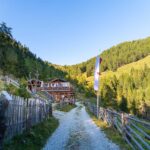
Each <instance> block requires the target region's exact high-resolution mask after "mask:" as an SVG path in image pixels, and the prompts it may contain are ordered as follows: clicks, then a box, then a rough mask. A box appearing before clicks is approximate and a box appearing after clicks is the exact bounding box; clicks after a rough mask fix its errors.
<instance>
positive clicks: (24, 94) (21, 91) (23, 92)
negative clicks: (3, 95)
mask: <svg viewBox="0 0 150 150" xmlns="http://www.w3.org/2000/svg"><path fill="white" fill-rule="evenodd" d="M6 91H8V92H9V93H11V94H13V95H16V96H20V97H23V98H30V97H31V95H30V93H28V91H27V89H26V86H24V85H21V86H20V88H16V87H15V86H14V85H12V84H10V85H7V86H6Z"/></svg>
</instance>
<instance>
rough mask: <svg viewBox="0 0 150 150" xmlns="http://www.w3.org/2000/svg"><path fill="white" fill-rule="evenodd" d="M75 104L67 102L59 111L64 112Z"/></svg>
mask: <svg viewBox="0 0 150 150" xmlns="http://www.w3.org/2000/svg"><path fill="white" fill-rule="evenodd" d="M75 107H76V105H75V104H68V105H65V106H63V107H62V108H60V109H59V110H60V111H64V112H69V111H70V110H71V109H73V108H75Z"/></svg>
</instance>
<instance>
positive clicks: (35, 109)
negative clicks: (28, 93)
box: [5, 95, 51, 140]
mask: <svg viewBox="0 0 150 150" xmlns="http://www.w3.org/2000/svg"><path fill="white" fill-rule="evenodd" d="M11 97H12V100H10V101H8V108H7V109H6V113H5V120H6V132H5V140H10V139H11V138H12V137H13V136H15V135H18V134H21V133H22V132H23V131H24V130H26V129H29V128H31V127H32V126H33V125H35V124H37V123H39V122H41V121H43V120H44V119H46V118H48V117H49V110H50V109H51V108H50V107H51V104H50V103H48V102H47V101H45V100H42V99H39V98H37V99H33V98H30V99H28V100H26V99H23V98H21V97H17V96H13V95H11Z"/></svg>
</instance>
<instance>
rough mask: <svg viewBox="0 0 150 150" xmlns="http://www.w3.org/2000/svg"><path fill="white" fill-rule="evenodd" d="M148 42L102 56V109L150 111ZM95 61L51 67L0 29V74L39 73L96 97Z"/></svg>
mask: <svg viewBox="0 0 150 150" xmlns="http://www.w3.org/2000/svg"><path fill="white" fill-rule="evenodd" d="M149 54H150V38H146V39H143V40H137V41H132V42H125V43H122V44H119V45H117V46H114V47H112V48H110V49H108V50H106V51H104V52H103V53H102V54H101V57H102V59H103V61H102V64H101V72H102V76H101V82H100V83H101V84H100V95H101V105H103V106H104V107H106V106H107V107H112V108H115V109H118V110H123V111H126V112H130V113H133V114H138V115H143V113H145V114H146V113H147V110H149V108H150V56H149ZM94 66H95V58H92V59H90V60H88V61H87V62H83V63H80V64H76V65H72V66H60V65H54V64H51V63H49V62H44V61H43V60H42V59H40V58H38V57H36V55H35V54H33V53H32V52H31V51H30V50H29V48H28V47H26V46H24V45H22V44H21V43H20V42H18V41H17V40H15V39H14V37H13V36H12V33H11V28H9V27H7V26H6V24H5V23H2V24H1V25H0V74H12V75H14V76H15V77H17V78H19V79H21V78H23V79H26V78H27V77H28V76H29V74H30V72H31V74H32V76H34V74H35V72H36V71H37V70H38V72H39V74H40V76H39V78H40V79H42V80H47V79H48V78H56V77H58V78H66V79H67V80H69V81H71V82H72V83H73V84H74V85H76V87H77V88H76V90H77V92H78V93H82V94H83V95H85V96H86V97H88V98H90V97H95V92H94V90H93V72H94Z"/></svg>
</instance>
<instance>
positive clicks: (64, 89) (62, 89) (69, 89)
mask: <svg viewBox="0 0 150 150" xmlns="http://www.w3.org/2000/svg"><path fill="white" fill-rule="evenodd" d="M38 90H41V91H47V92H73V91H74V89H73V88H72V87H40V88H38Z"/></svg>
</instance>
